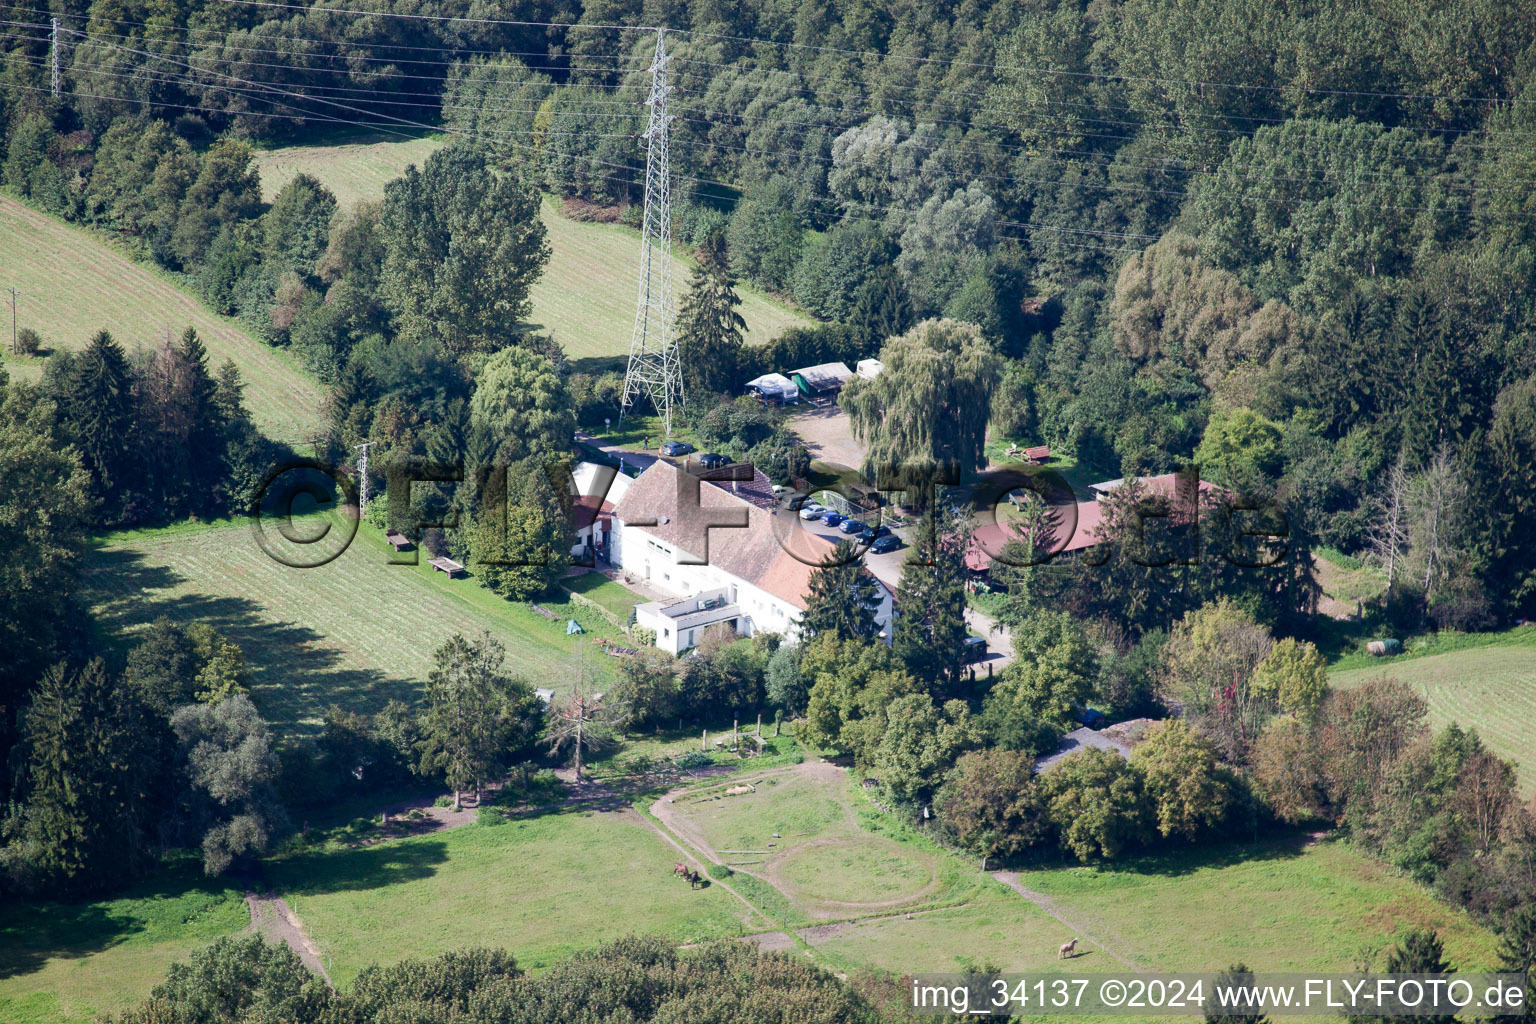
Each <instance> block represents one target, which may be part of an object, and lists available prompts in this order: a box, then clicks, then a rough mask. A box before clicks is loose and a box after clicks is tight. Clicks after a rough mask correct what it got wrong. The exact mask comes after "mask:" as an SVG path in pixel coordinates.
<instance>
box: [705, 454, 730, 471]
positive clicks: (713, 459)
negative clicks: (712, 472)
mask: <svg viewBox="0 0 1536 1024" xmlns="http://www.w3.org/2000/svg"><path fill="white" fill-rule="evenodd" d="M730 464H731V458H730V456H729V455H720V454H717V453H715V452H705V453H704V454H703V455H700V456H699V465H700V466H702V467H704V468H705V469H719V468H720V467H721V466H729V465H730Z"/></svg>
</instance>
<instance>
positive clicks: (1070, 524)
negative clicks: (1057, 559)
mask: <svg viewBox="0 0 1536 1024" xmlns="http://www.w3.org/2000/svg"><path fill="white" fill-rule="evenodd" d="M1178 480H1179V476H1178V474H1177V473H1164V474H1162V475H1161V476H1149V477H1142V478H1141V484H1142V487H1143V489H1144V493H1145V494H1146V495H1147V496H1148V497H1152V496H1154V495H1155V496H1159V497H1163V498H1169V499H1173V498H1175V497H1176V496H1177V495H1178V493H1179V484H1178ZM1124 484H1125V478H1123V477H1122V478H1117V479H1115V480H1104V481H1102V482H1100V483H1096V484H1089V485H1088V489H1089V490H1091V491H1093V492H1094V500H1093V501H1079V502H1077V503H1075V504H1070V503H1069V504H1064V505H1058V506H1056V528H1055V531H1054V535H1053V536H1052V537H1051V540H1050V542H1049V544H1048V545H1047V550H1049V551H1050V552H1051V553H1052V554H1058V555H1061V554H1069V553H1071V552H1073V551H1081V550H1082V549H1083V548H1087V547H1092V546H1093V545H1094V544H1096V543H1098V540H1099V537H1098V529H1099V523H1100V522H1101V521H1102V520H1103V512H1104V510H1103V508H1102V507H1101V506H1100V505H1099V499H1101V498H1103V497H1104V496H1105V495H1106V494H1113V493H1114V492H1115V491H1116V490H1117V489H1119V488H1120V487H1122V486H1124ZM1222 490H1223V488H1222V487H1221V486H1219V485H1218V484H1213V483H1211V482H1210V481H1208V480H1201V481H1200V494H1201V495H1207V494H1212V493H1215V492H1219V491H1222ZM1012 539H1013V537H1012V535H1011V534H1010V532H1009V531H1008V528H1007V527H1006V526H1005V525H1004V524H1003V523H1001V522H995V523H989V524H987V525H986V526H982V527H978V528H977V529H976V530H975V532H973V533H972V534H971V545H970V547H969V548H968V549H967V550H966V554H965V564H966V567H967V568H968V569H970V570H971V571H972V572H977V573H983V572H986V571H988V569H989V568H990V567H991V565H992V563H993V562H994V561H996V560H997V559H998V557H999V556H1001V555H1002V553H1003V547H1004V545H1006V544H1007V543H1008V541H1010V540H1012ZM1041 554H1042V555H1043V554H1044V553H1043V552H1042V553H1041Z"/></svg>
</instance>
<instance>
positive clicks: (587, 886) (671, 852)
mask: <svg viewBox="0 0 1536 1024" xmlns="http://www.w3.org/2000/svg"><path fill="white" fill-rule="evenodd" d="M677 859H678V852H677V850H676V849H675V848H673V847H672V846H671V845H669V844H668V843H667V842H666V840H664V839H663V838H662V837H661V836H660V835H658V834H657V833H656V832H655V831H653V830H652V829H651V828H650V826H648V825H647V824H646V823H645V822H644V820H643V819H642V818H641V817H640V816H639V815H638V814H636V813H635V812H634V811H632V810H630V809H628V808H623V809H621V810H618V811H586V812H568V813H560V814H549V815H544V816H541V817H534V818H528V819H520V820H512V821H508V822H506V823H503V824H499V825H478V824H477V825H467V826H464V827H462V828H457V829H453V830H451V831H448V832H443V833H439V834H436V835H427V836H421V837H419V838H415V839H405V840H401V841H399V842H392V843H381V844H378V845H376V846H368V847H363V848H361V849H357V850H348V851H344V852H336V851H325V852H321V853H315V854H310V855H301V856H295V857H292V858H289V859H287V860H279V861H277V862H275V863H272V864H270V865H269V866H268V870H267V877H268V879H269V880H270V881H271V882H272V883H273V885H274V887H275V889H276V890H277V891H278V892H279V893H280V894H281V895H282V896H283V897H284V898H285V899H287V900H288V903H289V905H290V906H292V907H293V909H294V911H295V912H296V913H297V914H298V915H299V917H300V919H302V920H303V922H304V926H305V929H306V930H307V931H308V933H309V936H310V938H311V939H312V940H314V942H315V943H316V945H317V946H318V947H319V949H320V952H321V954H322V956H324V957H325V958H327V960H328V962H329V964H330V967H329V968H328V970H329V973H330V975H331V978H332V979H333V980H334V981H335V982H336V983H337V984H338V985H342V986H345V985H348V984H350V982H351V980H352V979H353V978H354V977H355V976H356V975H357V972H358V971H359V970H360V969H361V968H363V967H364V966H366V965H367V964H369V963H374V962H378V963H391V962H393V961H396V960H400V959H403V958H404V957H408V956H416V957H423V956H434V955H436V954H438V953H441V952H444V951H446V950H449V949H463V948H467V947H470V946H500V947H505V948H506V949H509V950H511V951H512V953H513V954H514V955H516V957H517V960H518V963H519V964H521V965H522V966H524V967H526V968H538V967H543V966H547V965H548V964H550V963H551V962H553V961H554V960H556V959H559V958H560V957H563V956H565V955H567V954H569V953H571V952H573V951H575V950H579V949H585V948H589V947H591V946H594V945H598V944H600V943H603V942H607V941H609V940H611V939H616V938H620V937H622V936H624V935H632V934H638V933H650V934H660V935H665V936H667V937H668V938H669V939H671V940H672V941H674V942H676V943H678V944H679V945H683V944H687V943H692V942H701V941H704V940H706V939H712V938H718V937H720V936H727V935H744V934H749V933H751V932H758V931H763V930H764V929H765V928H767V923H766V922H765V921H764V920H763V919H762V917H761V916H760V915H758V914H757V913H756V912H754V911H753V910H751V909H750V908H748V906H747V905H746V904H744V903H742V902H741V901H740V900H738V899H737V898H736V897H735V896H733V895H732V894H731V893H730V892H728V891H727V890H726V889H725V888H723V887H722V886H718V885H712V886H709V887H708V888H704V889H690V888H689V886H688V884H687V883H686V882H684V881H683V880H681V879H679V878H674V877H673V876H672V873H671V872H672V865H673V864H674V863H675V862H676V861H677Z"/></svg>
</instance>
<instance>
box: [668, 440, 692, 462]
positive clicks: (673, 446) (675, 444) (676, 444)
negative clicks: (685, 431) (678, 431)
mask: <svg viewBox="0 0 1536 1024" xmlns="http://www.w3.org/2000/svg"><path fill="white" fill-rule="evenodd" d="M691 451H693V445H691V444H688V443H687V442H685V441H668V442H666V443H665V444H663V445H662V446H661V454H663V455H670V456H672V457H673V458H677V456H679V455H687V454H688V453H689V452H691Z"/></svg>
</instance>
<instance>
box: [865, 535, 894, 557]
mask: <svg viewBox="0 0 1536 1024" xmlns="http://www.w3.org/2000/svg"><path fill="white" fill-rule="evenodd" d="M899 547H901V538H900V537H898V536H896V535H895V534H894V533H888V534H886V535H885V536H884V537H876V538H875V542H874V543H873V544H871V545H870V546H869V550H871V551H873V552H874V553H875V554H877V555H883V554H885V553H886V552H887V551H895V550H896V549H897V548H899Z"/></svg>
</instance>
